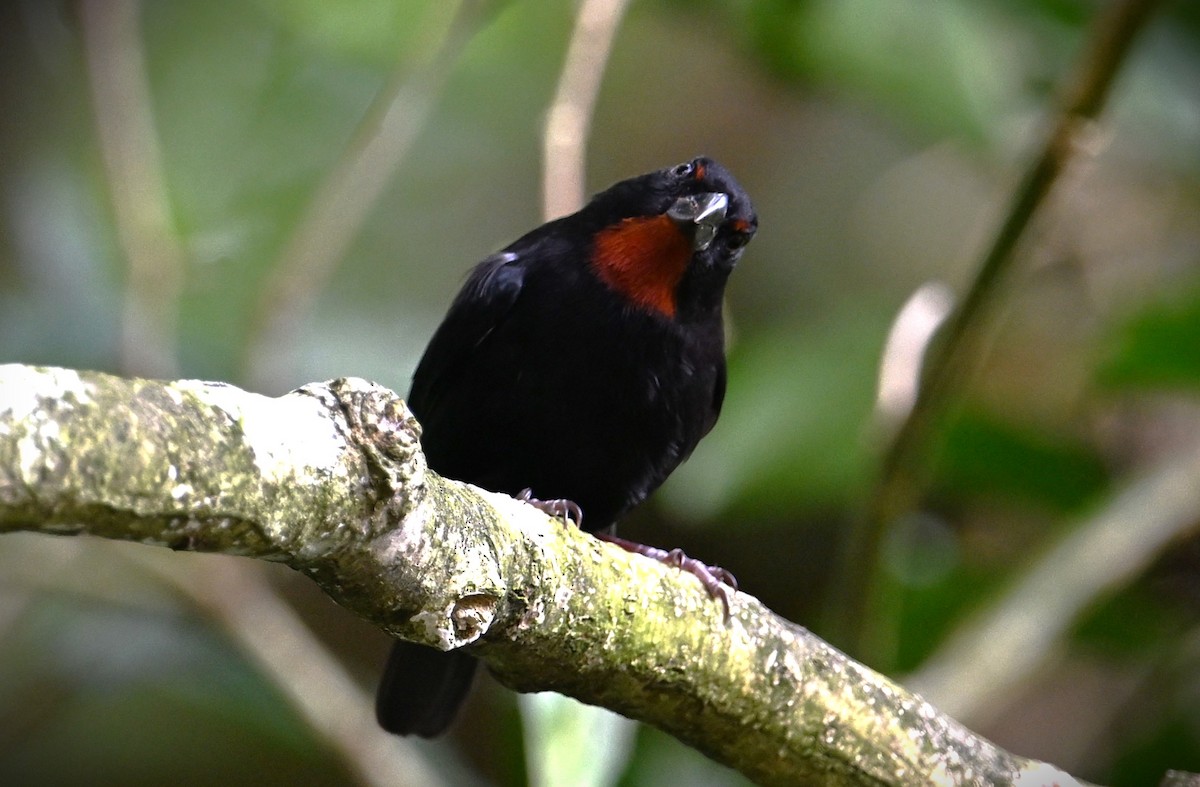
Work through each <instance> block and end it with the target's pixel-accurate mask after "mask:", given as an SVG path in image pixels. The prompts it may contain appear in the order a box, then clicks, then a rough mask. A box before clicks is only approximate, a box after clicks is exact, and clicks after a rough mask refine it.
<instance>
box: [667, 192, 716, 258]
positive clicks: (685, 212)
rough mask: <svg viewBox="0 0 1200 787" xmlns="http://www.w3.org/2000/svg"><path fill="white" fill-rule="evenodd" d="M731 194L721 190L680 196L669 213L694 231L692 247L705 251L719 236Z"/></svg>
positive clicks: (685, 227)
mask: <svg viewBox="0 0 1200 787" xmlns="http://www.w3.org/2000/svg"><path fill="white" fill-rule="evenodd" d="M728 209H729V196H728V195H726V194H722V193H721V192H719V191H716V192H708V193H707V194H692V195H689V196H687V197H680V198H679V199H677V200H675V204H674V205H672V206H671V209H670V210H668V211H667V215H668V216H670V217H671V218H672V219H674V220H675V221H676V222H678V223H679V225H680V226H681V227H683V228H684V229H685V230H686V231H688V232H691V233H692V248H693V249H694V250H695V251H703V250H704V249H707V248H708V246H709V244H710V243H712V241H713V238H715V237H716V236H717V228H718V227H720V226H721V222H722V221H724V220H725V212H726V211H727V210H728Z"/></svg>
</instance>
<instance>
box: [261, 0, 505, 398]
mask: <svg viewBox="0 0 1200 787" xmlns="http://www.w3.org/2000/svg"><path fill="white" fill-rule="evenodd" d="M486 5H487V4H486V3H485V2H481V0H462V2H460V3H459V7H458V9H457V11H456V12H455V17H454V18H453V20H452V21H451V23H450V26H449V27H448V28H447V30H446V33H445V37H444V38H443V39H442V41H441V43H440V45H439V46H438V48H437V50H436V52H435V54H434V55H433V56H432V57H431V59H430V60H429V61H428V62H427V63H425V64H424V65H422V66H421V67H419V68H418V69H417V71H416V72H415V73H411V74H410V73H409V72H408V68H407V66H405V67H403V68H400V69H397V71H396V72H395V73H394V74H393V75H392V77H391V79H390V80H389V81H388V84H387V86H386V87H385V88H384V89H383V90H381V91H380V93H379V95H378V96H377V97H376V98H375V101H374V102H373V103H372V105H371V108H370V109H369V110H368V112H367V114H366V116H365V117H364V118H363V120H362V122H361V123H360V124H359V126H358V129H357V130H356V132H355V134H354V137H353V139H352V140H351V141H350V143H349V144H348V145H347V147H346V149H345V150H344V151H343V152H342V155H341V158H340V159H339V160H338V162H337V163H336V164H335V165H333V167H332V168H331V169H330V170H329V173H328V175H327V176H326V178H325V180H324V182H323V183H322V184H321V185H320V187H319V188H318V189H317V190H316V193H315V194H314V196H313V199H312V202H311V203H309V205H308V208H307V209H306V210H305V212H304V215H303V217H302V218H301V219H300V220H299V222H298V223H297V225H296V229H295V231H294V232H293V233H292V236H291V238H290V239H289V240H288V241H287V242H286V243H284V245H283V250H282V251H281V252H280V254H279V257H278V258H277V259H276V260H275V263H274V264H273V266H272V268H271V271H270V273H269V274H268V275H267V277H266V280H265V282H264V285H263V288H262V291H261V292H262V294H261V297H260V298H259V302H258V305H257V308H256V309H255V312H254V320H255V323H254V325H253V326H252V328H251V331H250V333H249V336H248V338H247V343H246V346H247V352H246V356H245V366H244V370H243V376H244V377H245V378H246V379H247V380H248V381H249V384H250V385H251V386H252V387H254V388H257V389H266V388H270V387H273V386H274V385H277V384H278V378H279V377H281V376H282V370H281V368H280V362H279V359H280V358H284V357H287V355H288V353H287V348H288V347H289V346H290V344H291V342H292V341H293V340H294V338H293V337H294V336H295V335H296V328H297V326H299V325H300V324H301V323H302V322H303V320H304V318H305V316H306V315H307V314H308V313H309V311H310V309H311V308H312V305H313V302H314V301H315V300H316V298H317V295H318V294H319V293H320V292H321V291H322V290H323V289H324V287H325V285H326V283H327V282H328V281H329V279H330V278H331V277H332V276H333V274H334V272H335V271H336V270H337V266H338V264H339V263H340V262H341V260H342V258H343V256H344V255H345V253H346V250H347V249H348V248H349V246H350V244H351V242H352V241H353V240H354V238H355V237H356V236H357V235H358V232H359V230H360V229H361V228H362V225H363V222H365V221H366V218H367V216H368V215H369V214H370V212H371V209H372V208H374V206H375V204H376V203H377V202H378V200H379V197H380V195H381V194H382V193H383V191H384V189H385V188H386V187H387V185H388V184H389V183H390V182H391V180H392V177H393V176H394V175H395V173H396V170H397V169H398V168H399V166H400V164H401V162H403V160H404V158H405V157H406V156H407V155H408V153H409V151H410V150H411V149H412V146H413V143H414V142H415V141H416V138H417V134H418V133H419V132H420V130H421V129H422V128H423V127H424V126H425V122H426V120H428V118H429V115H430V113H431V112H432V110H433V106H434V102H435V100H436V98H437V97H438V96H439V95H440V94H441V92H442V89H443V87H444V86H445V84H446V80H447V79H449V77H450V74H451V72H452V70H453V68H452V67H453V65H454V63H455V62H456V61H457V60H458V58H459V56H460V55H461V54H462V51H463V49H464V48H465V47H466V45H467V43H468V42H469V41H470V40H471V38H472V36H473V35H474V33H475V31H476V30H477V29H478V27H479V25H480V24H481V22H482V20H483V19H484V18H485V14H484V13H483V9H484V7H485V6H486Z"/></svg>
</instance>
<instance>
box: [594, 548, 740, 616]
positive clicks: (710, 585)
mask: <svg viewBox="0 0 1200 787" xmlns="http://www.w3.org/2000/svg"><path fill="white" fill-rule="evenodd" d="M596 536H597V537H598V538H600V539H601V540H603V541H608V542H609V543H612V544H616V545H617V546H619V547H621V549H624V550H625V551H626V552H633V553H634V554H636V555H644V556H646V557H648V558H650V559H651V560H657V561H658V562H659V563H664V564H666V565H668V566H671V567H673V568H677V569H679V570H680V571H686V572H687V573H689V574H691V575H692V576H694V577H695V578H696V579H698V580H700V584H701V585H703V586H704V590H705V591H706V592H707V593H708V596H709V598H719V599H720V600H721V606H722V607H723V608H724V611H725V622H726V623H728V622H729V615H730V607H729V594H730V591H731V590H732V591H733V592H737V589H738V584H737V579H735V578H734V576H733V574H731V573H730V572H729V571H728V570H727V569H724V568H721V567H720V566H710V565H708V564H706V563H701V562H700V561H699V560H696V559H695V558H693V557H688V556H687V555H686V554H684V551H683V550H682V549H672V550H670V551H668V550H665V549H659V548H658V547H652V546H649V545H647V544H639V543H638V542H636V541H630V540H628V539H625V538H619V537H617V536H610V535H608V534H606V533H597V534H596Z"/></svg>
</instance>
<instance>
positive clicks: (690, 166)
mask: <svg viewBox="0 0 1200 787" xmlns="http://www.w3.org/2000/svg"><path fill="white" fill-rule="evenodd" d="M695 171H696V164H695V162H693V161H689V162H687V163H686V164H676V165H675V166H674V167H672V168H671V174H672V175H674V176H675V177H677V178H690V177H691V176H692V173H693V172H695Z"/></svg>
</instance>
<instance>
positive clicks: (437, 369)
mask: <svg viewBox="0 0 1200 787" xmlns="http://www.w3.org/2000/svg"><path fill="white" fill-rule="evenodd" d="M520 263H521V257H520V255H518V254H516V253H514V252H511V251H502V252H499V253H497V254H493V255H492V256H490V257H488V258H487V259H485V260H484V261H483V262H481V263H479V265H477V266H475V270H473V271H472V272H471V275H470V276H469V277H468V278H467V282H466V284H464V285H463V288H462V290H461V291H460V292H459V293H458V297H457V298H455V299H454V303H452V304H451V305H450V310H449V311H448V312H447V313H446V317H445V319H444V320H442V324H441V325H440V326H438V329H437V331H436V332H434V334H433V338H432V339H430V340H429V346H428V347H426V348H425V354H424V355H423V356H422V357H421V362H420V363H419V364H417V370H416V372H415V373H414V374H413V383H412V388H411V390H410V391H409V394H408V402H409V405H410V406H411V407H412V409H413V412H414V413H416V415H417V417H418V418H424V417H428V416H429V415H431V414H430V413H427V412H426V410H427V409H429V408H430V407H432V406H433V405H434V403H436V402H437V401H438V400H439V398H440V396H439V394H440V393H441V391H442V389H443V388H444V386H446V385H448V384H450V383H451V382H452V381H453V379H454V378H455V377H456V375H457V374H458V373H459V372H460V371H461V369H462V368H463V366H464V364H465V363H466V362H467V361H468V360H469V359H470V357H471V355H473V354H474V353H475V352H476V351H477V350H478V348H479V346H480V345H481V344H483V343H484V342H485V341H486V340H487V338H488V336H490V335H491V333H492V332H493V331H495V330H496V327H497V326H499V325H500V324H501V323H502V322H504V320H505V318H506V317H507V316H508V314H509V312H510V311H511V310H512V307H513V304H514V303H516V301H517V297H518V296H519V295H520V294H521V288H522V286H523V285H524V281H525V268H524V266H523V265H521V264H520Z"/></svg>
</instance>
